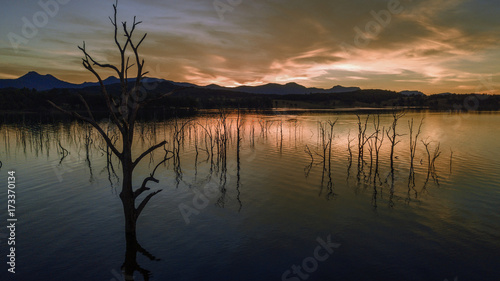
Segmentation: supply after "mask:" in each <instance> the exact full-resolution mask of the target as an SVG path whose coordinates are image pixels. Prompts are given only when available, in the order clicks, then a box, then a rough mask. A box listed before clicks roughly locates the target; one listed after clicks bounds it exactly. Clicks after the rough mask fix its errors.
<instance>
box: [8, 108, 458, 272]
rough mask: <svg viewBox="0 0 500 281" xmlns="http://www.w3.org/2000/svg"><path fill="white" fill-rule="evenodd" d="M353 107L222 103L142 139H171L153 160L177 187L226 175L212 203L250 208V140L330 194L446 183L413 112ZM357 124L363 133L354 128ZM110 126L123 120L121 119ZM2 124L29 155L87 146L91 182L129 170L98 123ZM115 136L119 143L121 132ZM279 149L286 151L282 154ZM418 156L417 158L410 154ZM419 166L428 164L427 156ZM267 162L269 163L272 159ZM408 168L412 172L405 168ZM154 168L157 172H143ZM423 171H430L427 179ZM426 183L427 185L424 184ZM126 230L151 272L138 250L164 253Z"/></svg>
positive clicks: (376, 197)
mask: <svg viewBox="0 0 500 281" xmlns="http://www.w3.org/2000/svg"><path fill="white" fill-rule="evenodd" d="M352 117H353V116H349V117H348V118H347V117H345V116H340V117H338V118H332V117H331V116H328V118H327V120H325V119H326V118H323V119H321V118H316V119H314V120H312V121H310V120H307V119H301V118H298V119H294V118H290V117H289V116H283V117H282V116H271V117H270V116H260V115H252V114H247V115H245V114H241V113H240V112H239V111H238V112H228V111H223V110H221V111H219V112H217V114H215V115H211V116H208V117H203V118H191V119H173V120H170V121H166V122H144V123H139V124H138V126H137V130H138V134H137V135H138V138H137V140H136V141H137V142H138V143H140V144H141V145H142V146H143V147H148V146H150V145H151V144H154V143H157V142H158V140H163V139H166V140H167V141H168V143H167V146H166V148H165V149H164V151H165V155H167V153H166V152H167V151H171V153H169V154H168V156H165V155H163V153H153V154H151V155H150V156H149V157H150V161H149V166H148V167H154V170H153V174H154V173H155V172H156V171H158V173H165V174H167V175H170V174H169V172H172V174H173V178H174V179H175V186H176V187H177V188H179V187H182V186H189V187H193V188H197V187H199V186H200V185H202V184H203V183H207V182H211V181H212V180H213V181H216V182H217V185H218V196H217V197H216V198H215V199H214V202H211V203H212V204H213V205H215V206H218V207H220V208H230V207H231V206H236V207H235V208H236V209H237V210H238V212H240V211H241V210H242V208H243V202H245V198H244V194H245V193H244V192H242V190H243V191H247V190H251V188H246V187H248V186H246V185H244V183H245V181H244V178H245V177H246V176H254V174H250V173H249V171H251V169H252V168H250V166H252V165H254V166H255V165H256V164H255V163H251V162H247V161H245V160H247V159H245V157H243V154H244V151H245V149H253V151H257V150H259V149H260V150H261V151H264V152H263V153H266V157H269V159H268V160H267V161H266V163H273V164H274V165H280V163H278V164H276V163H274V162H279V161H282V157H287V156H288V155H297V156H295V158H293V159H294V161H296V162H294V163H292V164H293V165H298V166H299V167H300V169H302V167H304V169H303V170H304V173H303V175H300V176H301V177H305V178H306V179H308V180H309V182H310V183H311V185H314V188H315V189H314V196H316V194H317V191H318V187H319V196H320V197H321V198H322V199H323V200H324V199H326V200H332V199H336V198H339V197H340V196H341V195H342V194H344V193H346V192H349V190H345V189H342V185H343V184H345V181H344V178H345V179H346V181H347V183H350V182H354V183H355V186H356V187H355V188H356V189H355V191H354V192H360V193H362V192H365V191H366V192H368V193H369V194H370V197H371V205H372V207H373V208H374V209H377V208H380V206H382V204H385V203H387V205H388V206H389V207H390V208H394V207H395V206H396V205H397V203H398V201H400V200H401V201H405V202H406V203H407V204H410V203H411V202H412V201H413V200H418V199H419V194H421V193H422V192H426V191H427V188H428V187H429V186H430V185H431V183H435V184H436V185H439V176H438V170H439V169H438V168H439V166H438V165H437V159H438V158H439V156H440V154H441V151H440V144H439V143H437V142H435V141H433V140H431V139H430V138H427V139H424V140H423V141H420V142H417V140H418V134H417V137H415V136H414V135H412V134H409V132H408V128H404V126H397V120H399V119H401V118H403V116H399V115H388V116H387V115H386V116H381V115H358V116H356V117H355V119H354V118H352ZM317 119H321V120H320V121H318V120H317ZM345 119H349V122H345V121H344V120H345ZM356 119H357V120H356ZM395 119H396V126H395V125H394V120H395ZM287 124H288V126H287ZM403 124H404V123H403ZM384 125H385V126H384ZM400 125H401V124H400ZM356 128H357V131H358V134H357V138H356V136H353V135H352V134H351V131H354V129H356ZM386 128H388V129H386ZM107 129H108V130H110V131H112V130H113V128H111V127H107ZM310 132H311V133H310ZM2 134H3V140H4V142H5V144H4V147H5V154H8V153H9V152H10V151H13V152H12V153H14V154H15V153H18V152H19V151H21V153H24V154H25V155H35V156H36V157H42V156H45V155H47V157H48V156H49V155H51V153H56V154H57V157H58V163H59V165H60V166H61V168H63V167H62V166H64V165H65V164H69V163H70V161H71V156H75V155H77V154H78V155H79V154H80V153H81V155H82V159H83V161H81V162H80V164H81V165H83V166H85V167H86V169H87V171H88V174H89V177H90V179H89V180H90V181H91V182H93V181H94V180H95V178H98V177H99V176H100V175H101V174H103V173H106V174H107V175H106V178H107V179H108V181H109V183H110V185H111V186H113V185H116V184H117V183H118V181H119V180H120V175H119V174H117V173H116V170H115V168H116V169H118V168H119V167H117V166H116V165H117V164H116V163H117V162H116V159H115V158H114V157H113V155H112V153H111V151H110V150H109V147H108V146H107V144H106V143H104V142H103V141H101V140H100V138H98V136H97V134H96V132H95V131H93V129H92V128H89V127H88V126H85V125H82V124H80V123H76V122H63V123H56V124H50V125H34V126H32V125H21V126H19V125H16V124H9V125H7V126H4V127H2ZM408 137H409V138H408ZM112 140H113V142H114V143H116V144H117V145H119V142H120V140H118V138H112ZM384 140H385V142H384ZM387 140H388V141H387ZM356 141H357V143H356ZM399 142H403V143H405V144H408V143H409V144H410V151H408V146H404V149H403V145H401V146H398V148H399V147H401V148H400V149H395V147H396V144H398V143H399ZM417 143H418V144H420V143H422V145H423V146H419V147H418V148H420V150H418V149H417V148H416V144H417ZM356 145H357V149H356ZM411 147H413V148H411ZM423 148H425V151H423ZM416 151H418V152H423V153H426V156H427V161H423V162H420V163H421V166H422V165H424V166H427V169H426V172H427V173H426V174H425V173H422V172H420V170H418V168H419V167H414V164H413V158H414V157H419V156H420V155H421V154H422V153H420V154H418V153H416ZM273 152H275V153H276V154H272V153H273ZM263 153H262V154H263ZM412 153H413V154H412ZM268 155H269V156H268ZM408 155H410V157H408ZM412 155H413V156H412ZM424 155H425V154H424ZM301 156H304V157H303V158H301ZM346 156H347V157H346ZM354 157H356V158H354ZM452 157H453V152H452V153H451V156H450V173H451V167H452ZM98 158H105V159H106V161H105V164H104V165H102V163H101V164H99V163H98V161H97V163H96V161H95V160H96V159H98ZM410 158H411V162H409V161H407V160H406V159H410ZM164 159H166V160H164ZM353 159H357V163H355V164H354V165H353V163H352V162H353V161H356V160H353ZM403 159H404V160H403ZM417 159H418V158H417ZM162 160H164V161H163V162H162ZM246 163H249V164H248V165H247V164H246ZM284 164H286V163H283V165H284ZM118 165H119V164H118ZM408 165H409V166H410V168H409V170H408ZM415 166H418V161H417V162H416V164H415ZM160 167H163V168H162V169H160ZM338 167H340V169H339V168H338ZM346 167H347V169H346ZM101 168H102V170H100V169H101ZM260 169H262V170H264V169H266V167H260ZM353 169H356V171H352V170H353ZM145 170H146V169H145ZM147 170H149V169H147ZM160 170H161V172H160ZM407 170H408V174H407V173H406V171H407ZM99 171H100V172H99ZM253 171H255V167H253ZM351 172H352V175H351ZM233 173H234V174H233ZM300 173H302V172H300ZM354 173H355V174H354ZM284 174H285V173H283V174H276V175H273V177H275V178H276V179H279V178H280V177H282V176H283V175H284ZM403 174H404V175H405V176H404V179H398V178H397V176H398V175H403ZM144 175H147V174H146V173H143V176H144ZM386 175H387V176H386ZM406 175H408V177H407V178H406ZM233 176H234V177H233ZM423 176H426V179H425V180H423ZM200 179H201V180H200ZM339 179H341V180H339ZM431 179H432V181H431ZM420 184H422V188H421V190H418V186H421V185H420ZM243 187H245V188H244V189H243ZM339 187H340V188H339ZM240 189H241V190H240ZM403 189H404V192H403V191H402V190H403ZM231 192H233V193H231ZM384 192H385V194H384ZM231 195H232V196H231ZM387 195H388V196H387ZM384 196H387V197H384ZM231 200H232V201H231ZM333 202H335V200H334V201H333ZM231 203H234V204H233V205H231ZM367 204H370V203H367ZM368 207H369V208H370V206H368ZM246 208H247V207H246ZM126 240H127V242H126V254H125V261H124V263H123V267H122V269H123V272H124V277H125V280H133V273H134V272H139V273H140V274H141V275H142V276H143V278H144V280H149V278H151V277H150V276H151V272H150V271H148V270H147V269H144V268H142V267H141V266H140V265H139V264H137V253H141V254H143V255H144V256H146V257H148V258H149V259H150V260H158V259H157V258H156V257H154V256H153V255H151V254H150V253H148V252H147V251H146V250H144V249H143V248H142V247H141V246H140V245H139V243H138V242H137V238H136V237H135V236H134V237H127V239H126ZM127 278H128V279H127Z"/></svg>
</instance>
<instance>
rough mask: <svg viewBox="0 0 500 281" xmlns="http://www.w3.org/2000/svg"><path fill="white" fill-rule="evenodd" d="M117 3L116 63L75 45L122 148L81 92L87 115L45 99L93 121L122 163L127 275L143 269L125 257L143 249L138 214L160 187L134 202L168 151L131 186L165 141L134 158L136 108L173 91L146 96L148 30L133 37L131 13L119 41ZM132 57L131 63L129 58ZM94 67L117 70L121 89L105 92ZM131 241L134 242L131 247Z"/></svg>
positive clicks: (115, 29) (111, 19) (88, 121)
mask: <svg viewBox="0 0 500 281" xmlns="http://www.w3.org/2000/svg"><path fill="white" fill-rule="evenodd" d="M117 5H118V1H117V2H116V3H115V4H114V5H113V8H114V16H113V18H111V17H110V18H109V19H110V21H111V24H112V25H113V27H114V42H115V45H116V47H117V48H118V51H119V53H120V63H119V65H118V66H115V65H112V64H109V63H100V62H98V61H96V60H95V59H94V58H93V57H92V56H91V55H90V54H89V53H88V51H87V49H86V46H85V42H83V45H82V46H78V48H79V49H80V50H81V51H82V52H83V58H82V64H83V66H84V67H85V69H87V70H88V71H90V72H91V73H92V74H93V75H94V76H95V77H96V78H97V80H98V81H99V84H100V89H101V93H102V95H103V96H104V99H105V101H106V107H107V111H108V113H109V116H110V122H111V123H112V124H113V125H114V126H116V128H117V130H118V131H119V137H121V144H122V147H121V149H120V147H118V146H117V144H116V142H117V141H116V139H114V138H113V137H112V136H111V135H108V134H109V132H107V130H105V129H104V128H103V127H102V126H101V125H100V124H99V123H98V122H97V121H96V119H95V118H94V116H93V114H92V111H91V109H90V107H89V105H88V103H87V102H86V101H85V99H84V98H83V96H81V95H80V100H81V102H82V103H83V104H84V106H85V109H86V111H87V115H88V116H83V115H81V114H80V113H78V112H75V111H68V110H66V109H63V108H62V107H59V106H58V105H56V104H54V103H53V102H51V101H48V102H49V103H50V104H51V105H52V106H53V107H55V108H57V109H58V110H60V111H62V112H64V113H67V114H70V115H72V116H74V117H75V118H77V119H79V120H81V121H83V122H86V123H88V124H90V125H92V126H93V127H94V128H95V129H96V130H97V131H98V132H99V134H100V135H101V136H102V137H103V138H104V140H105V141H106V144H107V146H108V147H109V148H110V150H111V151H112V153H113V154H114V155H115V156H116V157H117V158H118V159H119V161H120V163H121V167H122V188H121V192H120V199H121V201H122V205H123V211H124V216H125V233H126V240H127V254H126V261H125V263H124V267H125V270H124V273H127V274H126V276H127V275H128V276H130V273H133V272H134V271H135V270H138V271H140V272H141V273H142V272H145V271H144V270H142V269H140V267H138V266H130V265H134V264H135V265H136V263H135V260H133V261H131V260H127V257H130V256H133V257H135V254H133V255H131V254H130V253H128V249H129V248H134V249H142V248H141V247H140V246H138V244H137V240H136V224H137V219H138V218H139V216H140V214H141V212H142V211H143V210H144V208H145V207H146V205H147V204H148V202H149V201H150V200H151V198H152V197H153V196H155V195H156V194H158V193H159V192H161V191H162V190H161V189H159V190H156V191H154V192H151V193H149V194H148V195H147V196H146V197H144V198H143V199H142V201H141V202H140V203H139V204H138V205H136V200H137V198H138V197H139V196H140V195H141V194H143V193H144V192H146V191H148V190H150V188H149V187H148V186H147V185H148V183H149V182H155V183H158V182H159V181H158V180H157V179H156V178H155V177H154V174H155V172H156V170H157V168H158V167H159V166H160V165H161V164H162V163H164V162H165V161H167V160H168V159H169V157H168V155H169V151H167V150H166V149H165V148H164V150H165V156H164V158H163V160H162V161H161V162H160V163H158V164H157V166H156V167H155V168H154V170H153V172H152V173H151V174H150V175H149V177H146V178H145V179H144V181H143V182H142V185H141V186H140V187H139V188H136V189H134V187H133V186H132V178H133V171H134V169H135V168H136V167H137V165H138V164H139V162H140V161H141V160H142V159H143V158H144V157H145V156H147V155H149V154H150V153H152V152H153V151H155V150H157V149H159V148H161V147H164V145H165V144H166V141H162V142H160V143H158V144H156V145H153V146H151V147H150V148H149V149H147V150H146V151H144V152H142V153H141V154H140V155H139V156H137V157H136V158H135V159H134V157H133V155H132V146H133V143H134V129H135V123H136V119H137V114H138V112H139V109H140V108H141V107H143V106H145V105H146V104H147V103H149V102H151V101H153V100H157V99H159V98H161V97H163V96H167V95H170V94H172V92H170V93H167V94H164V95H162V96H159V97H155V98H151V97H150V98H147V97H146V91H145V88H144V87H143V86H142V79H143V78H144V76H145V75H146V74H147V72H144V70H143V69H144V59H142V58H141V56H140V54H139V47H140V46H141V44H142V43H143V42H144V39H145V38H146V36H147V33H145V34H144V35H142V37H141V38H140V40H138V41H134V40H133V36H134V31H135V30H136V27H137V26H138V25H139V24H140V23H141V21H136V17H134V21H133V23H132V26H131V27H128V26H127V22H122V23H121V26H122V28H123V30H122V31H123V35H124V37H125V42H124V43H123V42H122V43H120V40H119V38H118V35H119V25H118V23H117ZM131 57H132V60H133V61H134V63H131V62H130V58H131ZM97 69H100V70H102V69H111V70H113V71H114V72H116V74H117V75H118V77H119V79H120V85H121V88H120V89H121V90H120V92H119V93H110V92H108V90H107V89H106V86H105V85H104V83H103V80H102V78H101V76H100V75H99V73H98V71H97ZM133 69H135V70H136V73H135V79H129V77H128V74H129V71H130V70H133ZM129 83H130V84H129ZM131 245H133V247H132V246H131ZM127 265H129V266H127ZM127 267H128V268H127Z"/></svg>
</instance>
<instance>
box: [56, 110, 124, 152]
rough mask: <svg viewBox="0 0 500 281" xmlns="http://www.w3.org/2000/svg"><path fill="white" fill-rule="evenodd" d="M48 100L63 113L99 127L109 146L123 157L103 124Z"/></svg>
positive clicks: (98, 129)
mask: <svg viewBox="0 0 500 281" xmlns="http://www.w3.org/2000/svg"><path fill="white" fill-rule="evenodd" d="M47 102H48V103H49V104H51V105H52V106H53V107H54V108H56V109H57V110H59V111H61V112H63V113H66V114H68V115H71V116H73V117H75V118H78V119H80V120H81V121H84V122H87V123H89V124H90V125H92V126H94V128H96V129H97V131H98V132H99V133H100V134H101V136H102V137H103V138H104V140H105V141H106V143H107V144H108V146H109V147H110V148H111V150H112V151H113V153H114V154H115V155H116V156H117V157H118V158H120V159H121V157H122V154H121V153H120V152H119V151H118V149H116V147H115V145H114V144H113V142H112V141H111V139H110V138H109V137H108V135H107V134H106V132H104V130H103V129H102V128H101V126H99V124H97V123H96V122H95V121H94V120H92V119H90V118H89V117H84V116H81V115H80V114H78V113H76V112H74V111H68V110H66V109H63V108H61V107H59V106H57V105H56V104H55V103H53V102H52V101H49V100H47Z"/></svg>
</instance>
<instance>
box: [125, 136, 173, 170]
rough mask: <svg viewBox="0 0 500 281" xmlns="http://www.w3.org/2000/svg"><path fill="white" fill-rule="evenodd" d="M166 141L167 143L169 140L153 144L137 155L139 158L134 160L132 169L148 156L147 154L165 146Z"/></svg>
mask: <svg viewBox="0 0 500 281" xmlns="http://www.w3.org/2000/svg"><path fill="white" fill-rule="evenodd" d="M166 143H167V141H162V142H160V143H159V144H156V145H153V146H152V147H150V148H149V149H148V150H146V151H144V152H143V153H142V154H141V155H140V156H139V157H137V159H135V161H134V162H132V169H134V168H135V166H136V165H137V164H138V163H139V162H140V161H141V160H142V158H144V157H146V155H148V154H149V153H151V152H153V151H155V150H156V149H158V148H160V147H162V146H164V145H165V144H166Z"/></svg>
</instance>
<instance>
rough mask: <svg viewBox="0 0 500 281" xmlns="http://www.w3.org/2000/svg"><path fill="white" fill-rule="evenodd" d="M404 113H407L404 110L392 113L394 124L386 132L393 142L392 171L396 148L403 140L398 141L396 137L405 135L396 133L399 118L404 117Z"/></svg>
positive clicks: (392, 169)
mask: <svg viewBox="0 0 500 281" xmlns="http://www.w3.org/2000/svg"><path fill="white" fill-rule="evenodd" d="M404 115H405V113H404V112H396V111H394V112H393V113H392V124H391V126H390V127H389V128H388V129H387V131H386V132H385V133H386V135H387V138H388V139H389V141H390V142H391V173H394V148H395V147H396V145H397V144H398V143H400V142H401V141H397V140H396V138H397V137H401V136H403V135H400V134H398V133H396V127H397V126H398V121H399V119H400V118H401V117H403V116H404Z"/></svg>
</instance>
